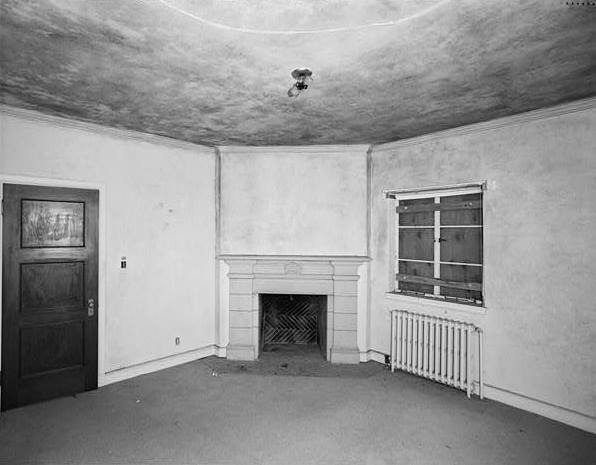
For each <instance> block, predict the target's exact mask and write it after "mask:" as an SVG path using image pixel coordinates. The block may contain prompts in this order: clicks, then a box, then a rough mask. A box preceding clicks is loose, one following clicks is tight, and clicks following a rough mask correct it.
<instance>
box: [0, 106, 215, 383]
mask: <svg viewBox="0 0 596 465" xmlns="http://www.w3.org/2000/svg"><path fill="white" fill-rule="evenodd" d="M63 123H64V124H63ZM0 124H1V133H0V140H1V145H0V173H1V175H0V177H2V178H3V180H4V181H6V179H9V180H10V179H12V178H13V177H19V178H20V177H22V179H23V181H24V182H22V183H26V181H27V179H29V178H30V179H32V180H37V179H39V178H43V179H48V180H51V181H52V183H54V184H56V183H57V184H60V183H61V181H62V180H63V181H64V183H65V184H66V185H70V184H71V183H72V182H73V181H74V182H83V183H88V184H89V185H90V186H95V185H97V186H99V187H100V188H101V191H100V196H101V197H100V203H102V202H103V205H102V206H101V209H102V211H103V212H104V217H103V218H100V222H102V220H103V224H102V226H100V234H102V231H101V229H102V228H103V237H102V239H103V240H104V244H105V246H104V248H103V250H101V243H100V276H104V279H105V293H104V295H103V296H102V295H101V292H100V295H99V296H98V297H99V299H98V300H99V301H98V316H99V317H100V320H99V324H100V339H101V335H102V333H103V334H104V342H103V346H104V349H103V351H101V341H100V354H99V357H100V360H99V365H100V384H101V383H102V379H103V380H104V382H106V380H107V379H108V378H105V377H103V375H105V374H106V373H108V374H110V373H118V370H121V369H124V368H126V367H131V366H137V365H138V364H143V363H145V362H149V361H153V360H161V359H164V358H167V357H171V356H176V355H178V354H190V353H194V352H193V351H196V350H197V349H200V348H205V347H207V346H209V345H211V344H213V343H214V341H215V334H214V331H215V308H216V307H215V301H216V300H215V299H216V294H215V293H216V284H217V277H216V274H215V234H216V233H215V231H216V230H215V218H216V215H215V205H216V202H215V154H214V152H213V150H212V149H208V148H206V147H200V146H193V145H191V144H178V143H173V142H168V140H167V139H163V142H162V141H161V139H160V138H157V137H153V138H151V139H150V140H143V139H142V138H141V139H139V138H137V137H127V136H122V135H121V134H119V133H117V132H114V131H110V130H102V129H97V128H95V129H93V128H94V127H93V126H89V128H90V129H85V128H78V127H72V125H71V124H70V123H67V122H64V121H63V120H59V119H56V120H55V121H54V120H47V121H46V120H44V119H43V118H39V119H35V118H33V119H30V118H21V117H18V116H13V115H9V114H2V113H0ZM121 256H126V257H127V259H128V265H127V268H126V269H125V270H122V269H120V257H121ZM100 279H101V278H100ZM104 296H105V300H103V301H102V297H104ZM102 324H103V325H104V326H103V327H102ZM175 337H180V345H175V343H174V340H175ZM160 366H161V367H163V365H160ZM102 367H103V370H101V368H102ZM158 367H159V366H157V365H155V366H153V369H157V368H158ZM136 374H138V372H137V373H136ZM125 377H126V376H125Z"/></svg>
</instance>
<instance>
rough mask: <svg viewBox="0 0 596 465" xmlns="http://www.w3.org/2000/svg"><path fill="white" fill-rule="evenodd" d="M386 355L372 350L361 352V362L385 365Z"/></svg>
mask: <svg viewBox="0 0 596 465" xmlns="http://www.w3.org/2000/svg"><path fill="white" fill-rule="evenodd" d="M386 356H387V355H385V354H384V353H383V352H379V351H378V350H374V349H370V350H367V351H366V352H360V361H361V362H378V363H382V364H383V365H385V357H386Z"/></svg>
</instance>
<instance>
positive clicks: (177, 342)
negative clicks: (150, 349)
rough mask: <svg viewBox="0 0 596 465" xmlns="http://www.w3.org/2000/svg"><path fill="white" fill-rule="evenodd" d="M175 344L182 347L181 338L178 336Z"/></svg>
mask: <svg viewBox="0 0 596 465" xmlns="http://www.w3.org/2000/svg"><path fill="white" fill-rule="evenodd" d="M174 344H176V345H177V346H179V345H180V338H179V337H178V336H176V339H174Z"/></svg>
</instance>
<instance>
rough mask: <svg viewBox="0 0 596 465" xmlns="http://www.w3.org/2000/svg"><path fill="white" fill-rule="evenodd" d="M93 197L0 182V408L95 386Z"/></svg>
mask: <svg viewBox="0 0 596 465" xmlns="http://www.w3.org/2000/svg"><path fill="white" fill-rule="evenodd" d="M98 199H99V195H98V192H97V191H93V190H82V189H66V188H54V187H39V186H22V185H14V184H4V201H3V227H2V410H6V409H9V408H14V407H18V406H21V405H26V404H30V403H33V402H38V401H42V400H47V399H51V398H55V397H59V396H64V395H72V394H75V393H77V392H82V391H86V390H90V389H95V388H97V271H98V265H97V256H98V255H97V239H98V203H99V200H98Z"/></svg>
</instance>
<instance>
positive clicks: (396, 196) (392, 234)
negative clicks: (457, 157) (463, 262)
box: [383, 181, 487, 312]
mask: <svg viewBox="0 0 596 465" xmlns="http://www.w3.org/2000/svg"><path fill="white" fill-rule="evenodd" d="M486 185H487V182H486V181H479V182H472V183H464V184H452V185H446V186H429V187H422V188H410V189H393V190H384V191H383V194H384V195H385V198H387V199H393V200H394V201H393V202H388V213H389V218H390V220H389V221H388V225H389V229H390V231H389V236H388V237H389V238H390V247H391V251H390V255H389V256H390V257H391V259H392V262H393V267H390V274H389V276H390V278H389V283H388V289H389V290H388V292H387V293H386V295H387V296H390V295H391V296H395V297H396V298H404V299H407V300H409V301H417V302H419V303H420V304H427V303H429V302H433V303H435V304H436V305H441V306H445V307H449V308H453V309H455V308H461V309H462V310H463V309H466V310H471V311H472V312H478V311H479V310H485V309H486V293H485V276H486V273H485V263H484V255H485V254H484V247H485V241H484V237H485V234H484V233H485V225H486V222H485V211H486V209H485V208H484V206H485V201H486V199H485V195H483V196H482V236H483V251H482V256H483V260H482V304H480V305H477V304H473V303H465V302H457V301H453V300H447V299H441V298H440V297H438V296H437V297H432V296H430V295H429V296H415V295H408V294H402V293H399V292H397V290H396V285H395V275H396V274H397V273H399V257H398V251H399V234H397V231H398V228H399V224H398V222H399V215H398V214H396V208H397V206H398V203H399V201H400V200H410V199H422V198H435V201H436V200H437V199H439V198H440V197H447V196H452V195H465V194H478V193H482V194H484V192H485V191H486ZM438 214H439V212H438V211H436V212H435V221H434V227H433V230H434V235H435V239H436V238H437V234H440V224H438V223H439V222H438V221H437V216H438ZM434 247H435V251H434V256H435V257H438V258H439V260H436V259H435V260H433V261H434V263H435V276H436V274H437V269H436V268H437V266H440V243H439V242H437V241H435V242H434ZM437 249H438V250H437ZM437 254H438V255H437ZM437 264H439V265H437ZM436 288H437V286H435V289H434V290H435V291H436V290H437V289H436Z"/></svg>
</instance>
